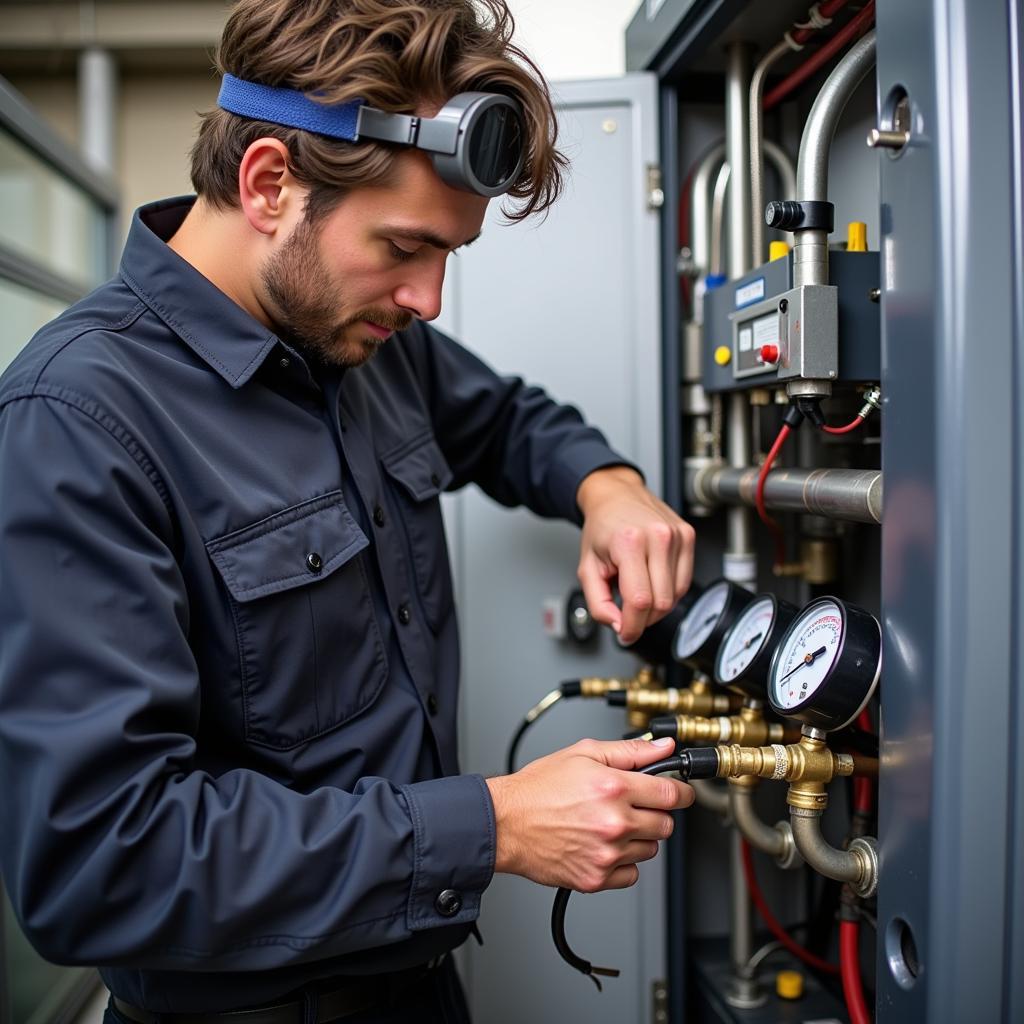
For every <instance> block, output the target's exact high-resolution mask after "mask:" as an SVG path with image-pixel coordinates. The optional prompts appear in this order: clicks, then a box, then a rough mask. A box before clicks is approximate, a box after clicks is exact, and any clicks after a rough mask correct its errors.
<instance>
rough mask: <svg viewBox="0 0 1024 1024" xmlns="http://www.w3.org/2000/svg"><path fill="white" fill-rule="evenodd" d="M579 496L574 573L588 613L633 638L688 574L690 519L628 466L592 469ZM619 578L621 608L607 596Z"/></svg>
mask: <svg viewBox="0 0 1024 1024" xmlns="http://www.w3.org/2000/svg"><path fill="white" fill-rule="evenodd" d="M576 501H577V504H578V505H579V507H580V511H581V512H582V513H583V539H582V542H581V545H580V564H579V570H578V572H577V575H578V576H579V580H580V583H581V585H582V586H583V593H584V595H585V596H586V599H587V606H588V607H589V608H590V614H591V615H592V616H593V617H594V618H595V619H596V620H597V621H598V622H604V623H605V624H607V625H609V626H611V627H612V629H614V630H615V632H616V633H618V635H619V639H620V640H621V641H622V642H623V643H624V644H631V643H633V641H634V640H636V639H637V637H639V636H640V634H641V633H642V632H643V631H644V630H645V629H646V628H647V627H648V626H650V625H653V624H654V623H655V622H657V621H658V620H659V619H660V618H662V616H664V615H665V614H666V613H667V612H669V611H671V610H672V609H673V608H674V607H675V606H676V604H677V602H678V601H679V599H680V598H681V597H682V596H683V594H685V593H686V591H687V590H688V589H689V587H690V580H691V579H692V576H693V540H694V533H693V527H692V526H690V524H689V523H687V522H685V521H684V520H682V519H680V518H679V516H678V515H676V513H675V512H673V511H672V509H671V508H669V506H668V505H666V504H665V502H663V501H662V500H661V499H660V498H656V497H655V496H654V495H653V494H651V492H650V491H649V490H647V488H646V487H645V486H644V482H643V480H642V479H641V477H640V474H639V473H637V472H636V471H635V470H633V469H630V468H629V467H628V466H612V467H610V468H608V469H599V470H597V471H596V472H594V473H591V474H590V475H589V476H588V477H586V478H585V479H584V480H583V483H581V484H580V486H579V490H578V491H577V492H576ZM616 579H617V580H618V586H619V593H620V594H621V595H622V608H621V610H620V609H619V607H618V605H617V604H616V603H615V601H614V600H613V598H612V581H613V580H616Z"/></svg>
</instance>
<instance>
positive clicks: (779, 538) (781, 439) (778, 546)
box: [754, 423, 789, 565]
mask: <svg viewBox="0 0 1024 1024" xmlns="http://www.w3.org/2000/svg"><path fill="white" fill-rule="evenodd" d="M787 437H789V424H788V423H783V424H782V429H781V430H780V431H779V434H778V437H776V438H775V443H774V444H773V445H772V447H771V450H770V451H769V452H768V456H767V458H765V460H764V462H763V463H762V464H761V472H760V473H758V474H757V491H756V493H755V495H754V505H755V506H756V508H757V514H758V516H760V518H761V522H762V523H764V525H765V526H767V527H768V529H769V530H771V533H772V536H773V537H774V538H775V564H776V565H782V563H783V562H785V561H786V538H785V535H784V534H783V532H782V528H781V527H780V526H779V524H778V523H777V522H776V521H775V520H774V519H772V517H771V516H769V515H768V510H767V509H766V508H765V507H764V485H765V481H766V480H767V479H768V471H769V470H770V469H771V468H772V463H773V462H774V461H775V460H776V458H778V455H779V452H780V451H782V445H783V444H784V443H785V440H786V438H787Z"/></svg>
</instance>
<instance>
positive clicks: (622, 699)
mask: <svg viewBox="0 0 1024 1024" xmlns="http://www.w3.org/2000/svg"><path fill="white" fill-rule="evenodd" d="M605 700H606V701H607V702H608V707H610V708H624V707H625V706H626V691H625V690H609V691H608V693H607V695H606V696H605Z"/></svg>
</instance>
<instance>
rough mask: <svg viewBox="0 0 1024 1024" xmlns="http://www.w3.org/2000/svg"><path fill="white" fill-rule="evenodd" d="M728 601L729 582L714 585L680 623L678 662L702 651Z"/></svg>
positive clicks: (677, 650) (719, 582) (676, 651)
mask: <svg viewBox="0 0 1024 1024" xmlns="http://www.w3.org/2000/svg"><path fill="white" fill-rule="evenodd" d="M728 599H729V583H728V581H727V580H719V581H718V582H717V583H712V584H711V586H709V587H708V589H707V590H705V591H704V593H703V594H701V595H700V597H699V598H698V599H697V602H696V604H694V606H693V607H692V608H691V609H690V613H689V615H687V616H686V618H685V619H683V621H682V622H681V623H679V630H678V632H677V633H676V642H675V645H674V646H675V651H674V653H675V656H676V660H677V661H685V660H686V659H687V658H689V657H690V656H691V655H693V654H694V653H696V652H697V651H698V650H700V648H701V647H702V646H703V645H704V643H705V642H706V641H707V639H708V637H709V636H711V633H712V632H713V631H714V628H715V625H716V624H717V623H718V620H719V619H720V618H721V616H722V612H723V611H724V610H725V605H726V602H727V601H728Z"/></svg>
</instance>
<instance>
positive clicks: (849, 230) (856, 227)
mask: <svg viewBox="0 0 1024 1024" xmlns="http://www.w3.org/2000/svg"><path fill="white" fill-rule="evenodd" d="M846 251H847V252H867V251H868V226H867V224H865V223H864V221H862V220H851V221H850V223H849V224H847V225H846Z"/></svg>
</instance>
